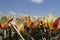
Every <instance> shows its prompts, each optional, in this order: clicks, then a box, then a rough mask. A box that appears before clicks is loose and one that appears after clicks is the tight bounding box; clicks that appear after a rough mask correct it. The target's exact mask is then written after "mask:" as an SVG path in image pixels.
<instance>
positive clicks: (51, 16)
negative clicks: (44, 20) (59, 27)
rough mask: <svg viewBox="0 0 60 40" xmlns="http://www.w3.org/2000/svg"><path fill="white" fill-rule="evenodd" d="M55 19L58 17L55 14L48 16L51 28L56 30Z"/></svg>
mask: <svg viewBox="0 0 60 40" xmlns="http://www.w3.org/2000/svg"><path fill="white" fill-rule="evenodd" d="M55 19H56V17H55V16H54V15H53V14H50V15H49V17H48V25H49V27H50V29H51V30H54V27H53V22H54V21H55Z"/></svg>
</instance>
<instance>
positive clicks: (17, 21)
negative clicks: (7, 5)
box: [12, 18, 24, 32]
mask: <svg viewBox="0 0 60 40" xmlns="http://www.w3.org/2000/svg"><path fill="white" fill-rule="evenodd" d="M12 25H15V27H16V28H17V29H18V30H19V31H20V32H23V31H24V24H23V23H21V22H20V19H19V18H14V19H13V24H12Z"/></svg>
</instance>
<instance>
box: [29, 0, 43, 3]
mask: <svg viewBox="0 0 60 40" xmlns="http://www.w3.org/2000/svg"><path fill="white" fill-rule="evenodd" d="M30 1H31V2H33V3H43V2H44V0H30Z"/></svg>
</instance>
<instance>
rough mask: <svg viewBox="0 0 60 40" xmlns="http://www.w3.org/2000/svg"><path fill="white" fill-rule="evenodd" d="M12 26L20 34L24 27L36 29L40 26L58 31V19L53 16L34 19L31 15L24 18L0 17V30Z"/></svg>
mask: <svg viewBox="0 0 60 40" xmlns="http://www.w3.org/2000/svg"><path fill="white" fill-rule="evenodd" d="M11 24H12V25H14V26H15V27H16V28H17V29H18V30H19V31H20V32H22V31H24V27H28V28H31V29H33V28H37V27H40V26H42V27H43V28H49V29H50V30H58V29H60V17H58V18H57V17H55V16H54V15H53V14H50V15H49V16H44V17H41V18H40V17H36V16H31V15H26V16H20V17H15V16H1V17H0V28H2V29H6V28H7V27H9V26H11Z"/></svg>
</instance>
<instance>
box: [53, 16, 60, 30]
mask: <svg viewBox="0 0 60 40" xmlns="http://www.w3.org/2000/svg"><path fill="white" fill-rule="evenodd" d="M59 21H60V17H58V18H57V19H56V20H55V22H54V23H53V27H54V28H55V29H57V27H58V24H59Z"/></svg>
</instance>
